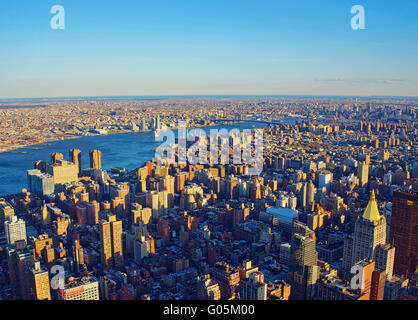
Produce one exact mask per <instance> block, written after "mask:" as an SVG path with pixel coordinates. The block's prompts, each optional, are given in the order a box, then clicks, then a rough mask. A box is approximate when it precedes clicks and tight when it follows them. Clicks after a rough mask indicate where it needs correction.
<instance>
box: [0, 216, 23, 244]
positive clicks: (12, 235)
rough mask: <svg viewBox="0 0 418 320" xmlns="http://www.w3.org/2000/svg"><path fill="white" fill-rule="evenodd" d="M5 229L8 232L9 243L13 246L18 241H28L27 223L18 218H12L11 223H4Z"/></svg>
mask: <svg viewBox="0 0 418 320" xmlns="http://www.w3.org/2000/svg"><path fill="white" fill-rule="evenodd" d="M4 229H5V232H6V239H7V243H8V244H10V245H12V244H14V243H15V242H16V241H20V240H24V241H25V243H26V242H27V241H26V223H25V221H24V220H22V219H18V218H17V217H16V216H13V217H12V220H11V221H6V222H5V223H4Z"/></svg>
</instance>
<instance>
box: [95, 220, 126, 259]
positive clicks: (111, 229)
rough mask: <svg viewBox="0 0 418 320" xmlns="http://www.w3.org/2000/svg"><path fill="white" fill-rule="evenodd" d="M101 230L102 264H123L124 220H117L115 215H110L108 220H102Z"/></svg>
mask: <svg viewBox="0 0 418 320" xmlns="http://www.w3.org/2000/svg"><path fill="white" fill-rule="evenodd" d="M99 230H100V245H101V247H100V251H101V263H102V266H103V267H107V266H114V267H121V266H123V252H122V250H123V246H122V221H118V220H116V216H115V215H108V220H107V221H105V220H102V221H100V223H99Z"/></svg>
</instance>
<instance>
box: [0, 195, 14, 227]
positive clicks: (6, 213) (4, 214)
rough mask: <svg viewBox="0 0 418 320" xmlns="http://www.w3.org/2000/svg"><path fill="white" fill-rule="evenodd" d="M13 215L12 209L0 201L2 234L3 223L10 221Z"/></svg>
mask: <svg viewBox="0 0 418 320" xmlns="http://www.w3.org/2000/svg"><path fill="white" fill-rule="evenodd" d="M14 214H15V210H14V209H13V207H12V206H11V205H10V204H8V203H7V202H6V201H4V200H3V199H0V232H4V223H5V222H6V221H11V220H12V217H13V216H14Z"/></svg>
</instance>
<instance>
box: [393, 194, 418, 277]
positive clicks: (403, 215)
mask: <svg viewBox="0 0 418 320" xmlns="http://www.w3.org/2000/svg"><path fill="white" fill-rule="evenodd" d="M389 238H390V243H393V245H394V246H395V248H396V252H395V263H394V270H393V271H394V272H395V274H398V275H406V276H408V277H410V276H412V275H413V274H414V272H415V269H416V267H417V263H418V262H417V254H418V240H417V239H418V193H416V192H405V191H401V190H397V191H394V193H393V201H392V216H391V226H390V237H389Z"/></svg>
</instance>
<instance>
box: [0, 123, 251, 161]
mask: <svg viewBox="0 0 418 320" xmlns="http://www.w3.org/2000/svg"><path fill="white" fill-rule="evenodd" d="M244 122H245V121H228V123H227V124H226V123H225V124H224V125H228V126H229V125H231V124H236V123H244ZM218 125H219V123H214V122H213V123H210V124H208V125H194V126H193V127H190V128H189V129H194V128H208V127H215V126H218ZM167 129H172V130H177V129H178V127H169V128H167ZM146 132H153V131H152V130H142V131H135V130H110V131H108V133H107V134H94V133H89V134H87V135H78V136H66V137H65V138H58V137H57V139H48V140H45V141H44V142H41V143H39V142H35V143H28V144H19V145H16V146H15V147H12V148H10V149H0V154H2V153H24V152H25V151H19V150H21V149H25V148H30V147H36V146H42V145H43V144H45V143H49V142H57V141H68V140H74V139H80V138H84V137H97V136H109V135H115V134H121V133H146ZM0 165H1V163H0Z"/></svg>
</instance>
